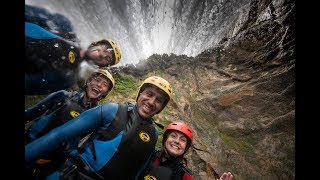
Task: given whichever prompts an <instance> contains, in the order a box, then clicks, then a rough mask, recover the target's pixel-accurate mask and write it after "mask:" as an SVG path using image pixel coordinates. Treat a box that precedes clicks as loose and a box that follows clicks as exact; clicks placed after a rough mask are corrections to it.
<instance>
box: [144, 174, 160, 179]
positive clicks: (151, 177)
mask: <svg viewBox="0 0 320 180" xmlns="http://www.w3.org/2000/svg"><path fill="white" fill-rule="evenodd" d="M144 180H157V178H156V177H154V176H150V175H146V176H145V177H144Z"/></svg>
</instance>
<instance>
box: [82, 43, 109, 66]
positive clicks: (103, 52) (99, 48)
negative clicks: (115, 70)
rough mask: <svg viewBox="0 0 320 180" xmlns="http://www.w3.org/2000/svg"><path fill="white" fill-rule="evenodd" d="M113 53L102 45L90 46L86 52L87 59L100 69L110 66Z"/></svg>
mask: <svg viewBox="0 0 320 180" xmlns="http://www.w3.org/2000/svg"><path fill="white" fill-rule="evenodd" d="M113 53H114V52H113V49H112V48H111V47H108V46H107V45H104V44H100V45H96V46H92V47H90V48H89V49H88V50H87V56H88V57H89V59H91V60H92V61H93V62H94V63H95V64H96V65H98V66H100V67H102V66H107V65H110V64H112V62H113Z"/></svg>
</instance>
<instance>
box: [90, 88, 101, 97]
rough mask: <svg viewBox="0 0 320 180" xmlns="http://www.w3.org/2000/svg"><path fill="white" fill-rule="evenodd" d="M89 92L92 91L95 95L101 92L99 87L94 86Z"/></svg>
mask: <svg viewBox="0 0 320 180" xmlns="http://www.w3.org/2000/svg"><path fill="white" fill-rule="evenodd" d="M91 92H92V93H94V94H95V95H96V96H99V95H100V94H101V89H100V88H98V87H96V86H94V87H92V88H91Z"/></svg>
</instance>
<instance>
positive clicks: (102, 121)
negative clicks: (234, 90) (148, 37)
mask: <svg viewBox="0 0 320 180" xmlns="http://www.w3.org/2000/svg"><path fill="white" fill-rule="evenodd" d="M170 99H172V88H171V85H170V84H169V82H168V81H167V80H165V79H163V78H161V77H158V76H152V77H149V78H147V79H145V80H144V81H143V82H142V84H141V86H140V88H139V91H138V94H137V99H136V103H135V104H131V103H124V104H123V103H106V104H102V105H99V106H97V107H95V108H92V109H90V110H88V111H86V112H83V113H82V114H80V115H79V116H77V117H76V118H74V119H72V120H71V121H69V122H68V123H66V124H64V125H62V126H60V127H59V128H56V129H53V130H52V131H51V132H50V133H49V134H48V135H46V136H43V137H41V138H39V139H37V140H35V141H33V142H31V143H30V144H27V145H26V146H25V162H26V163H27V164H28V163H30V162H32V161H34V160H36V159H37V158H38V157H39V156H40V155H42V154H46V153H48V152H51V151H54V150H56V148H57V147H58V145H59V144H61V143H63V142H68V141H69V140H70V139H73V138H77V137H79V136H82V135H83V133H84V132H88V131H93V133H92V135H91V136H90V137H89V138H88V140H87V141H85V142H84V143H83V144H82V146H81V147H80V148H79V149H76V150H73V151H72V152H71V153H70V156H71V158H70V159H68V160H67V161H66V163H65V166H64V168H63V170H62V171H56V172H55V173H53V174H51V175H50V178H52V179H63V177H65V178H73V179H81V178H83V176H87V177H91V178H94V179H95V178H96V179H99V178H104V179H134V178H135V176H136V174H137V173H138V171H139V170H140V169H142V167H143V166H144V164H145V163H146V162H147V159H148V157H149V156H150V155H151V154H152V153H153V152H154V149H155V145H156V142H157V139H158V130H157V128H156V127H155V125H154V123H153V120H152V117H153V116H154V115H156V114H158V113H160V112H161V111H162V110H163V108H164V107H165V106H166V105H167V104H168V102H169V101H170ZM72 167H76V170H72ZM69 170H70V171H72V173H69V174H65V173H63V172H66V171H69ZM48 178H49V177H48Z"/></svg>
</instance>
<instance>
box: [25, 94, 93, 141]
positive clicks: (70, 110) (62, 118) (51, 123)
mask: <svg viewBox="0 0 320 180" xmlns="http://www.w3.org/2000/svg"><path fill="white" fill-rule="evenodd" d="M64 98H65V99H63V100H62V102H61V101H59V102H57V104H55V105H53V107H52V108H51V109H48V113H47V114H46V115H45V116H44V117H42V118H41V119H39V120H37V122H35V123H34V124H33V126H31V128H30V129H29V131H28V136H29V137H30V139H31V140H33V139H36V138H39V137H41V136H43V135H44V134H47V133H48V132H49V131H51V130H52V129H54V128H56V127H58V126H61V125H62V124H64V123H66V122H68V121H69V120H71V119H73V118H75V117H76V116H78V115H79V114H80V113H82V112H83V111H85V110H87V109H89V107H85V106H82V102H81V99H82V93H78V92H75V93H73V94H72V95H71V96H70V97H69V96H65V97H64Z"/></svg>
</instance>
